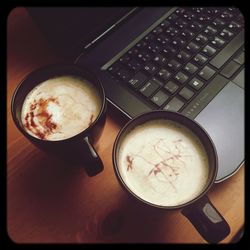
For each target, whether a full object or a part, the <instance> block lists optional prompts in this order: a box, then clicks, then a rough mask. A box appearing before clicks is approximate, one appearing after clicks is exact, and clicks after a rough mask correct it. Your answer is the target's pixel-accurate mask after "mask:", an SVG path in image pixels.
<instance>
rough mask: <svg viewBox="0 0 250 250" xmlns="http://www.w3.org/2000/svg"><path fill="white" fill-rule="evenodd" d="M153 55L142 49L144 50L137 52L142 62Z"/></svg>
mask: <svg viewBox="0 0 250 250" xmlns="http://www.w3.org/2000/svg"><path fill="white" fill-rule="evenodd" d="M151 57H152V56H151V55H150V54H149V53H147V52H146V51H142V52H139V53H138V54H137V58H138V59H139V60H141V61H142V62H147V61H149V60H150V59H151Z"/></svg>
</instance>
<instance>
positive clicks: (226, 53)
mask: <svg viewBox="0 0 250 250" xmlns="http://www.w3.org/2000/svg"><path fill="white" fill-rule="evenodd" d="M243 44H244V32H243V31H242V32H240V33H239V34H238V35H237V36H236V37H235V38H234V39H233V40H232V41H231V42H230V43H229V44H228V45H227V46H226V47H225V48H224V49H222V50H221V51H220V53H219V54H217V55H216V56H215V57H214V58H213V59H212V60H211V61H210V64H211V65H213V66H214V67H216V68H217V69H219V68H221V67H222V65H224V63H225V62H226V61H227V60H228V59H229V58H230V57H231V56H232V55H233V54H234V53H235V52H236V51H237V50H238V49H239V48H240V47H241V46H242V45H243Z"/></svg>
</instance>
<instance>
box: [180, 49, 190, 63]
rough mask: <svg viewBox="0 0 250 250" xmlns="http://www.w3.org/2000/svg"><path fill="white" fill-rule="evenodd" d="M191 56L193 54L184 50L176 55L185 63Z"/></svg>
mask: <svg viewBox="0 0 250 250" xmlns="http://www.w3.org/2000/svg"><path fill="white" fill-rule="evenodd" d="M190 57H191V55H190V54H188V53H187V52H185V51H183V50H182V51H180V52H179V53H178V54H177V55H176V58H177V59H178V60H179V61H180V62H183V63H184V62H186V61H187V60H188V59H189V58H190Z"/></svg>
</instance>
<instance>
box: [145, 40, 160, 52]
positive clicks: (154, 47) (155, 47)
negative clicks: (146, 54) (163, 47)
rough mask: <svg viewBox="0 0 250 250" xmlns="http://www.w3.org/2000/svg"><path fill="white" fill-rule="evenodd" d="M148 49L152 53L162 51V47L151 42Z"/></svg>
mask: <svg viewBox="0 0 250 250" xmlns="http://www.w3.org/2000/svg"><path fill="white" fill-rule="evenodd" d="M147 49H148V50H149V51H151V52H152V53H157V52H158V51H159V50H160V47H159V46H158V45H157V44H155V43H153V42H151V43H149V44H148V46H147Z"/></svg>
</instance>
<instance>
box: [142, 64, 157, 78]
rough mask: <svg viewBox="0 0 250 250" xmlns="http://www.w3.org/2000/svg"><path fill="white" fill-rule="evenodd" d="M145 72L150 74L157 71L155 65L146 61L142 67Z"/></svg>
mask: <svg viewBox="0 0 250 250" xmlns="http://www.w3.org/2000/svg"><path fill="white" fill-rule="evenodd" d="M143 69H144V70H145V71H146V72H147V73H149V74H150V75H152V74H154V73H155V72H156V71H157V69H158V68H157V67H156V65H154V64H153V63H150V62H149V63H147V64H146V65H145V66H144V68H143Z"/></svg>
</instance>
